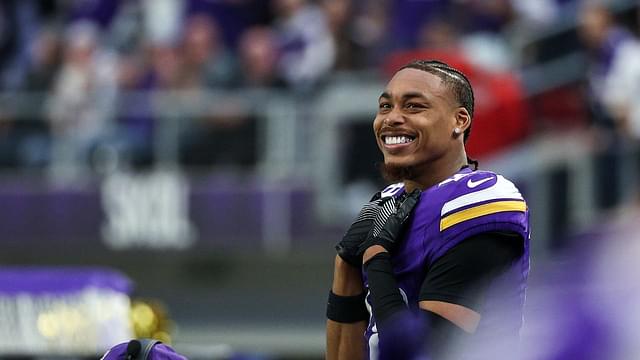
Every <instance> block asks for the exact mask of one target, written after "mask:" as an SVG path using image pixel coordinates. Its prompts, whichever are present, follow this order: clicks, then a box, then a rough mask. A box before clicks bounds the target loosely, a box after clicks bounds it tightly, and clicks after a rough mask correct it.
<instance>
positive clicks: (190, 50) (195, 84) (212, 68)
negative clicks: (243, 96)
mask: <svg viewBox="0 0 640 360" xmlns="http://www.w3.org/2000/svg"><path fill="white" fill-rule="evenodd" d="M181 54H182V57H183V75H182V77H183V81H184V84H185V86H186V87H188V88H200V87H227V86H230V85H231V84H232V83H233V80H234V75H235V69H234V65H235V64H234V59H233V57H232V56H231V54H230V53H229V52H228V51H227V50H226V48H225V46H224V43H223V42H222V41H221V39H220V34H219V29H218V26H217V24H216V23H215V22H214V19H213V18H212V17H210V16H206V15H193V16H191V17H190V18H188V19H187V21H186V24H185V27H184V37H183V40H182V48H181Z"/></svg>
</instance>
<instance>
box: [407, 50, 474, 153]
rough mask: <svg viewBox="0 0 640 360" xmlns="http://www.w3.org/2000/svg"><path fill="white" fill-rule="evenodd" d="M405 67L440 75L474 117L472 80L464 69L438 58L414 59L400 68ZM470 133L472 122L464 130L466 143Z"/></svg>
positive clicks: (459, 101)
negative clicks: (454, 66)
mask: <svg viewBox="0 0 640 360" xmlns="http://www.w3.org/2000/svg"><path fill="white" fill-rule="evenodd" d="M403 69H417V70H422V71H426V72H428V73H430V74H433V75H436V76H437V77H439V78H440V80H442V83H443V84H445V85H446V86H448V87H449V89H450V90H451V92H452V93H453V95H454V96H455V97H456V101H458V103H460V106H462V107H463V108H465V109H467V111H468V112H469V116H471V119H473V105H474V97H473V88H472V87H471V82H470V81H469V79H468V78H467V76H466V75H465V74H463V73H462V71H460V70H458V69H456V68H453V67H451V66H449V65H448V64H447V63H444V62H442V61H438V60H414V61H412V62H410V63H408V64H406V65H404V66H403V67H401V68H400V70H403ZM400 70H398V71H400ZM470 134H471V124H469V127H468V128H467V130H465V132H464V142H465V143H466V142H467V139H468V138H469V135H470Z"/></svg>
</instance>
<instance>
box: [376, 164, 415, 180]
mask: <svg viewBox="0 0 640 360" xmlns="http://www.w3.org/2000/svg"><path fill="white" fill-rule="evenodd" d="M380 172H381V173H382V176H383V177H384V179H385V180H387V181H389V182H398V181H404V180H411V179H414V178H415V177H416V169H415V166H413V165H404V164H393V163H383V164H381V165H380Z"/></svg>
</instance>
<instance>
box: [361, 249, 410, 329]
mask: <svg viewBox="0 0 640 360" xmlns="http://www.w3.org/2000/svg"><path fill="white" fill-rule="evenodd" d="M364 270H365V271H366V273H367V282H368V284H369V291H370V293H371V295H370V296H371V311H372V312H373V316H375V318H376V324H378V327H381V326H384V322H385V320H387V319H388V318H389V317H391V315H393V314H394V313H397V312H398V311H402V310H405V309H407V306H406V304H405V302H404V299H403V298H402V294H400V290H399V289H398V283H397V281H396V278H395V275H394V274H393V266H392V265H391V255H390V254H389V253H387V252H381V253H379V254H376V255H375V256H374V257H372V258H371V259H370V260H369V261H367V262H366V263H365V264H364Z"/></svg>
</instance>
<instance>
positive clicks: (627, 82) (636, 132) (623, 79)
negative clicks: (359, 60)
mask: <svg viewBox="0 0 640 360" xmlns="http://www.w3.org/2000/svg"><path fill="white" fill-rule="evenodd" d="M638 20H639V26H640V8H639V9H638ZM638 94H640V41H639V40H638V39H637V38H636V39H633V40H632V41H626V42H625V43H623V44H622V45H621V46H620V48H619V50H618V52H617V54H616V56H615V58H614V59H613V60H612V64H611V71H609V73H608V74H607V77H606V79H605V83H604V90H603V99H604V103H605V105H606V106H607V110H608V112H609V113H610V114H611V116H612V117H613V119H614V121H615V122H616V124H618V128H619V129H620V131H621V133H622V135H623V136H625V137H628V138H631V139H634V140H640V102H639V101H638V100H637V96H638Z"/></svg>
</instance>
